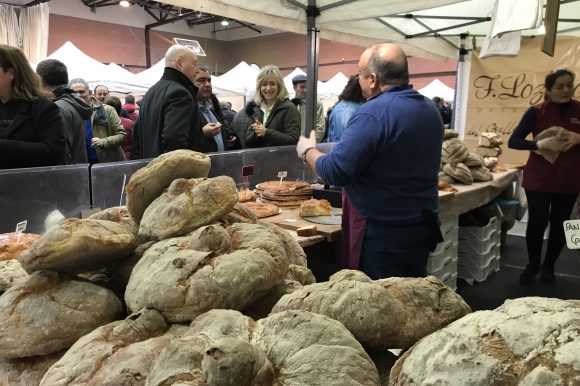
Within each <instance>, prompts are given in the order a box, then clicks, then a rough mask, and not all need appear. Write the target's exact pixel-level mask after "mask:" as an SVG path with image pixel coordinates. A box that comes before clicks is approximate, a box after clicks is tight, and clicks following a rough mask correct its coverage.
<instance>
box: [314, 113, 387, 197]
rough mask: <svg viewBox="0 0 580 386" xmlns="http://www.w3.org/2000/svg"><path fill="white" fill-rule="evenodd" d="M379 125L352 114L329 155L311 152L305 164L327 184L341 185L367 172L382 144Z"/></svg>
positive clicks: (381, 127) (359, 115) (377, 122)
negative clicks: (313, 169) (312, 168)
mask: <svg viewBox="0 0 580 386" xmlns="http://www.w3.org/2000/svg"><path fill="white" fill-rule="evenodd" d="M384 132H385V130H384V129H383V123H382V122H379V121H377V120H376V119H375V118H374V117H372V116H370V115H367V114H355V115H354V116H353V118H352V119H351V121H350V122H349V126H348V127H347V129H346V130H345V132H344V133H343V136H342V138H341V140H340V142H339V143H338V144H337V145H336V146H335V147H334V149H333V150H332V152H331V153H329V154H327V155H323V154H322V153H320V152H319V151H318V150H316V149H313V150H311V151H309V152H308V153H306V157H305V159H306V162H307V163H308V165H310V167H313V166H314V165H315V170H316V173H317V174H318V175H319V176H320V177H321V178H322V179H323V180H324V181H326V182H327V183H329V184H331V185H335V186H345V185H347V184H349V183H350V182H352V181H353V180H355V179H356V178H358V176H360V175H361V174H363V173H364V172H365V170H367V168H368V165H369V164H370V163H371V162H372V160H373V157H374V156H375V153H376V152H377V151H378V148H379V147H381V146H382V145H383V143H384V142H385V138H384V134H383V133H384Z"/></svg>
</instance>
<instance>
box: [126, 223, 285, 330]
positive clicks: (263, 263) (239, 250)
mask: <svg viewBox="0 0 580 386" xmlns="http://www.w3.org/2000/svg"><path fill="white" fill-rule="evenodd" d="M214 227H217V225H216V226H211V227H209V228H204V229H203V230H200V231H199V232H195V233H194V234H193V235H192V236H190V237H178V238H173V239H168V240H164V241H160V242H158V243H156V244H154V245H153V246H152V247H151V248H149V249H148V250H147V252H145V254H144V255H143V257H142V258H141V260H139V262H138V263H137V265H136V266H135V268H134V269H133V272H132V273H131V278H130V279H129V283H128V284H127V289H126V291H125V301H126V303H127V306H128V307H129V309H131V310H138V309H141V308H143V307H153V308H155V309H157V310H159V311H160V312H161V313H162V314H163V316H164V317H165V318H166V319H167V320H168V321H171V322H174V323H180V322H186V321H191V320H193V319H194V318H195V317H196V316H198V315H200V314H202V313H204V312H206V311H208V310H211V309H213V308H231V309H238V310H241V309H243V308H244V307H246V306H248V305H249V304H251V303H252V302H253V301H255V300H256V299H258V298H260V297H261V296H263V295H264V294H265V293H267V292H268V291H269V290H270V289H272V288H273V287H274V286H275V285H276V284H278V283H280V282H281V281H282V280H284V277H285V276H286V272H287V270H288V257H287V255H286V251H285V249H284V243H283V242H282V241H281V240H280V238H279V237H277V235H276V234H275V233H273V232H272V231H270V230H269V229H268V228H267V227H265V226H262V225H258V224H234V225H232V226H231V227H229V228H227V234H223V233H222V232H218V231H215V232H206V230H208V229H213V228H214ZM214 230H215V229H214ZM200 236H202V237H200ZM206 236H207V237H206ZM213 236H216V237H213ZM228 236H229V241H230V242H231V244H230V245H229V246H224V245H223V242H224V241H225V240H227V239H228ZM216 240H217V241H216ZM188 244H189V245H192V246H195V247H196V248H198V249H199V250H193V249H190V248H189V247H188ZM225 252H229V253H225Z"/></svg>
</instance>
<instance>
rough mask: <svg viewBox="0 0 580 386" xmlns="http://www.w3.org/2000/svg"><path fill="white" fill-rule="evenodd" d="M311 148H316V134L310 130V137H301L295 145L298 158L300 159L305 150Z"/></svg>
mask: <svg viewBox="0 0 580 386" xmlns="http://www.w3.org/2000/svg"><path fill="white" fill-rule="evenodd" d="M311 147H314V148H315V147H316V132H315V131H314V130H310V137H308V138H306V137H305V136H303V135H301V136H300V139H299V140H298V143H297V144H296V154H298V158H302V155H303V154H304V152H305V151H306V149H308V148H311Z"/></svg>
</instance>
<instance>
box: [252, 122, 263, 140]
mask: <svg viewBox="0 0 580 386" xmlns="http://www.w3.org/2000/svg"><path fill="white" fill-rule="evenodd" d="M250 126H251V127H252V130H254V134H256V137H258V138H262V137H263V136H265V135H266V130H267V129H266V127H265V126H264V125H263V124H262V123H261V122H256V123H252V124H251V125H250Z"/></svg>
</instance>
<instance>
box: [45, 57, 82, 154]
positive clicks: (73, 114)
mask: <svg viewBox="0 0 580 386" xmlns="http://www.w3.org/2000/svg"><path fill="white" fill-rule="evenodd" d="M36 73H37V74H38V75H39V77H40V83H41V85H42V87H43V88H44V89H45V90H46V91H49V92H51V93H52V94H53V95H54V99H53V101H54V102H55V103H56V105H57V106H58V108H59V110H60V115H61V118H62V125H63V129H64V131H65V135H66V139H67V143H66V152H65V160H64V161H65V163H66V164H81V163H87V151H86V148H85V120H86V119H88V118H90V117H91V114H92V112H93V110H92V108H91V106H89V105H88V104H87V103H86V102H85V101H84V99H82V98H81V97H79V96H78V95H77V94H76V93H75V92H74V91H73V90H71V89H70V88H68V87H67V85H68V71H67V68H66V65H65V64H64V63H62V62H61V61H59V60H56V59H46V60H43V61H42V62H40V63H38V65H37V66H36Z"/></svg>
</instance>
